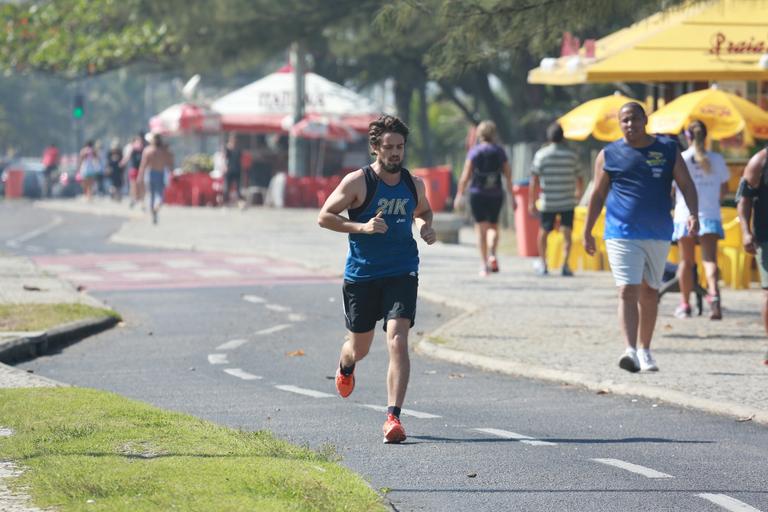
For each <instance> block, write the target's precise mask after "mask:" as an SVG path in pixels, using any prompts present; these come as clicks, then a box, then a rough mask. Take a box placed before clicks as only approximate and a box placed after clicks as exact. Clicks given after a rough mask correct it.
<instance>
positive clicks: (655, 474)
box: [591, 459, 675, 478]
mask: <svg viewBox="0 0 768 512" xmlns="http://www.w3.org/2000/svg"><path fill="white" fill-rule="evenodd" d="M591 460H593V461H595V462H599V463H600V464H607V465H609V466H613V467H616V468H619V469H624V470H626V471H630V472H632V473H637V474H638V475H643V476H645V477H648V478H675V477H673V476H672V475H668V474H666V473H662V472H660V471H656V470H655V469H651V468H647V467H645V466H639V465H637V464H632V463H631V462H624V461H623V460H619V459H591Z"/></svg>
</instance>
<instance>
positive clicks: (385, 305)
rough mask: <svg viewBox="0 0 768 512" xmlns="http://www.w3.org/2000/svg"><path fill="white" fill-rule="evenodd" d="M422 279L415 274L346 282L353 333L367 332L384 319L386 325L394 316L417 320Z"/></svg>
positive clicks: (347, 311)
mask: <svg viewBox="0 0 768 512" xmlns="http://www.w3.org/2000/svg"><path fill="white" fill-rule="evenodd" d="M418 287H419V278H418V276H415V275H404V276H394V277H382V278H380V279H371V280H368V281H356V282H353V281H346V280H345V281H344V286H343V289H342V290H343V295H344V317H345V318H346V323H347V329H349V330H350V331H351V332H357V333H362V332H368V331H371V330H373V328H374V327H376V322H377V321H379V320H381V319H382V318H383V319H384V325H383V328H384V330H385V331H386V330H387V321H388V320H390V319H392V318H408V319H410V321H411V327H413V324H414V323H415V321H416V294H417V290H418Z"/></svg>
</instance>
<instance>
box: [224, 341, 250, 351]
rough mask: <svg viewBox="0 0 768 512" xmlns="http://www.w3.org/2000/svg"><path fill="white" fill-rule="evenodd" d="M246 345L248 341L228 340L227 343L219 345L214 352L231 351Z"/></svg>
mask: <svg viewBox="0 0 768 512" xmlns="http://www.w3.org/2000/svg"><path fill="white" fill-rule="evenodd" d="M246 343H248V340H243V339H237V340H229V341H228V342H226V343H222V344H221V345H219V346H218V347H216V350H231V349H233V348H237V347H239V346H241V345H245V344H246Z"/></svg>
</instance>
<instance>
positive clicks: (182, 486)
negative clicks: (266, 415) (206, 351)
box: [0, 388, 386, 512]
mask: <svg viewBox="0 0 768 512" xmlns="http://www.w3.org/2000/svg"><path fill="white" fill-rule="evenodd" d="M0 426H3V427H10V428H12V429H13V431H14V434H13V435H12V436H10V437H0V460H11V461H13V462H15V463H16V464H17V465H18V466H19V467H21V468H23V469H24V472H23V474H22V475H21V476H20V477H18V478H14V479H11V480H10V481H9V485H11V486H13V488H17V489H24V490H25V491H26V492H27V493H28V494H30V495H31V496H32V499H33V501H34V504H35V505H36V506H38V507H54V508H55V509H56V510H61V511H80V510H87V511H97V510H104V511H110V512H120V511H132V512H133V511H154V510H158V511H160V510H162V511H166V510H189V511H197V510H200V511H210V510H217V511H219V510H221V511H240V510H242V511H253V510H259V511H283V510H285V511H287V510H290V511H303V510H308V511H357V510H361V511H363V510H364V511H369V510H374V511H375V510H386V509H385V508H384V506H383V504H382V502H381V499H380V498H379V496H377V495H376V493H375V492H374V491H373V490H372V489H371V488H370V487H369V486H368V485H367V484H366V483H365V482H364V481H363V480H362V479H361V478H360V477H359V476H358V475H356V474H354V473H353V472H351V471H349V470H348V469H346V468H343V467H341V466H340V465H339V464H337V463H336V461H335V460H334V458H335V456H334V455H333V453H332V452H333V451H332V450H328V449H326V450H323V451H324V452H326V453H318V452H315V451H312V450H309V449H308V448H304V447H297V446H293V445H291V444H289V443H286V442H284V441H281V440H278V439H275V438H274V437H273V435H272V434H270V433H269V432H263V431H262V432H243V431H238V430H233V429H230V428H226V427H222V426H219V425H216V424H213V423H210V422H207V421H203V420H200V419H197V418H194V417H192V416H188V415H185V414H180V413H175V412H170V411H164V410H161V409H158V408H156V407H152V406H150V405H147V404H144V403H141V402H137V401H134V400H129V399H127V398H123V397H121V396H118V395H115V394H112V393H107V392H104V391H97V390H92V389H83V388H39V389H29V388H27V389H0Z"/></svg>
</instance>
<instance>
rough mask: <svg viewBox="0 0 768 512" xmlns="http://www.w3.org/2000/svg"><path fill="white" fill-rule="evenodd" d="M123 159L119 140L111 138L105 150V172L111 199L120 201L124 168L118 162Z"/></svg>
mask: <svg viewBox="0 0 768 512" xmlns="http://www.w3.org/2000/svg"><path fill="white" fill-rule="evenodd" d="M122 160H123V150H122V149H121V148H120V141H119V140H117V139H113V140H112V143H111V144H110V146H109V151H108V152H107V168H106V173H107V175H108V176H109V181H110V184H109V192H110V195H111V196H112V199H113V200H115V201H117V202H120V200H121V199H122V197H123V173H124V169H123V166H122V165H120V163H121V162H122Z"/></svg>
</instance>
